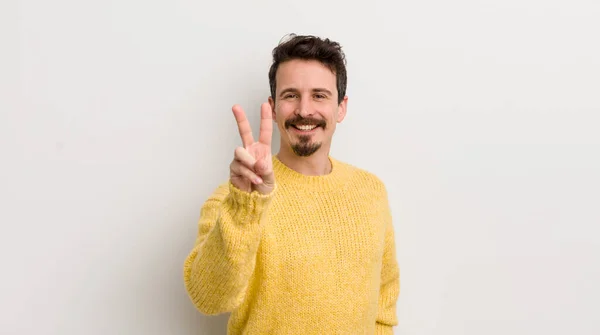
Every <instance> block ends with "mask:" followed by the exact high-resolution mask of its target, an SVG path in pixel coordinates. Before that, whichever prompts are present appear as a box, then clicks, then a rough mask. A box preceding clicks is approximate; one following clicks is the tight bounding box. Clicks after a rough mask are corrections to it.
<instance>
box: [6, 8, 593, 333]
mask: <svg viewBox="0 0 600 335" xmlns="http://www.w3.org/2000/svg"><path fill="white" fill-rule="evenodd" d="M289 32H297V33H310V34H317V35H322V36H329V37H331V38H333V39H335V40H338V41H340V42H341V43H342V45H343V46H344V48H345V51H346V52H347V56H348V70H349V88H348V95H349V107H348V116H347V118H346V120H345V121H344V122H343V123H342V124H340V125H339V128H338V132H337V133H336V137H335V140H334V147H333V152H332V154H333V155H334V156H336V157H337V158H339V159H342V160H345V161H347V162H350V163H352V164H355V165H358V166H360V167H363V168H365V169H368V170H370V171H372V172H374V173H376V174H377V175H379V176H380V177H381V178H382V179H383V180H384V181H385V182H386V184H387V186H388V189H389V192H390V200H391V203H392V207H393V208H392V210H393V214H394V218H395V222H394V224H395V227H396V230H397V241H396V242H397V243H398V259H399V261H400V265H401V281H402V282H401V296H400V301H399V304H398V315H399V319H400V325H399V327H398V328H397V331H396V334H403V335H426V334H439V335H481V334H486V335H496V334H498V335H500V334H502V335H504V334H515V335H516V334H519V335H521V334H523V335H525V334H548V335H550V334H552V335H559V334H560V335H562V334H578V335H584V334H590V335H591V334H598V333H600V326H599V324H598V321H597V318H598V314H599V312H600V308H599V301H600V288H599V287H598V282H600V271H599V261H598V255H600V244H599V240H600V239H599V238H598V232H599V229H598V224H599V223H600V215H599V206H600V191H599V188H600V157H599V156H600V135H599V133H598V128H599V127H600V117H599V112H600V98H599V97H600V80H599V78H600V43H599V37H598V36H599V35H598V34H599V32H600V3H599V2H598V1H596V0H587V1H585V0H570V1H566V0H563V1H548V0H547V1H542V0H503V1H489V0H488V1H475V0H456V1H442V0H437V1H432V0H426V1H402V2H395V1H367V2H362V1H361V2H356V3H355V4H350V3H348V1H341V0H336V1H320V0H319V1H316V0H306V1H299V2H298V1H227V2H218V1H211V2H206V1H186V0H170V1H166V0H156V1H141V0H119V1H67V0H56V1H41V0H22V1H14V0H8V1H3V2H2V4H1V5H0V37H1V41H2V43H1V45H0V48H1V50H0V51H1V52H0V57H1V58H0V59H1V61H0V112H1V114H0V140H1V141H0V149H1V150H0V153H1V156H0V157H1V165H0V172H1V173H0V201H1V202H0V206H1V210H0V223H1V229H2V230H1V234H0V248H1V252H0V264H1V266H2V275H1V277H0V278H1V285H0V311H1V312H0V333H2V334H36V335H37V334H65V335H67V334H68V335H75V334H77V335H79V334H86V335H88V334H89V335H92V334H94V335H95V334H98V335H100V334H102V335H105V334H139V335H150V334H189V335H192V334H209V335H217V334H224V327H225V321H226V317H217V318H205V317H203V316H201V315H200V314H199V313H198V312H196V310H195V309H194V308H193V306H192V305H191V303H190V301H189V300H188V298H187V296H186V293H185V291H184V287H183V281H182V266H183V261H184V258H185V256H186V255H187V252H188V251H189V250H190V248H191V247H192V244H193V242H194V238H195V234H196V222H197V219H198V215H199V209H200V206H201V205H202V203H203V201H204V200H205V198H206V197H207V196H208V195H209V194H210V192H212V190H213V189H214V188H215V187H216V185H217V184H218V183H220V182H222V181H224V180H226V178H227V175H228V165H229V162H230V160H231V158H232V155H233V149H234V148H235V146H237V145H239V143H240V141H239V136H238V134H237V130H236V126H235V121H234V118H233V116H232V114H231V110H230V107H231V106H232V105H233V104H234V103H240V104H241V105H243V106H244V107H245V108H246V109H247V111H248V112H249V114H250V115H251V118H252V123H253V124H254V125H255V127H256V126H258V112H259V105H260V103H261V102H263V101H265V100H266V98H267V96H268V94H269V91H268V84H267V70H268V66H269V62H270V52H271V49H272V48H273V47H274V46H275V45H276V44H277V42H278V41H279V39H280V38H281V37H283V35H284V34H286V33H289ZM276 135H277V134H276ZM275 149H277V148H275Z"/></svg>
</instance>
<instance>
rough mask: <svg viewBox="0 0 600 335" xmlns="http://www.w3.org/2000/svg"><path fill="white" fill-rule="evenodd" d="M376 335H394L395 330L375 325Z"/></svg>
mask: <svg viewBox="0 0 600 335" xmlns="http://www.w3.org/2000/svg"><path fill="white" fill-rule="evenodd" d="M375 335H394V330H393V329H392V327H391V326H386V325H382V324H381V323H376V324H375Z"/></svg>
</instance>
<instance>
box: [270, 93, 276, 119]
mask: <svg viewBox="0 0 600 335" xmlns="http://www.w3.org/2000/svg"><path fill="white" fill-rule="evenodd" d="M269 105H271V111H272V113H273V120H275V100H273V97H271V96H270V97H269Z"/></svg>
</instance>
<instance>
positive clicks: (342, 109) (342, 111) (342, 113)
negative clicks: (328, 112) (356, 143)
mask: <svg viewBox="0 0 600 335" xmlns="http://www.w3.org/2000/svg"><path fill="white" fill-rule="evenodd" d="M347 108H348V96H345V97H344V100H342V102H340V104H339V105H338V112H337V119H336V121H337V123H340V122H342V121H343V120H344V118H345V117H346V111H347Z"/></svg>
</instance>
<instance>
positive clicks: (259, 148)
mask: <svg viewBox="0 0 600 335" xmlns="http://www.w3.org/2000/svg"><path fill="white" fill-rule="evenodd" d="M232 110H233V115H234V116H235V120H236V122H237V125H238V129H239V132H240V136H241V137H242V144H243V146H242V147H237V148H236V149H235V152H234V158H233V161H232V162H231V165H230V166H229V169H230V174H229V178H230V180H231V183H232V184H233V185H234V186H235V187H237V188H238V189H240V190H242V191H246V192H252V191H258V192H259V193H261V194H268V193H270V192H271V191H272V190H273V188H274V187H275V176H274V174H273V162H272V161H271V138H272V136H273V119H272V110H271V106H270V105H269V104H268V103H263V104H262V105H261V108H260V134H259V137H258V142H255V141H254V138H253V136H252V129H251V128H250V122H248V119H247V118H246V113H244V110H243V109H242V107H241V106H240V105H234V106H233V107H232Z"/></svg>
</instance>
